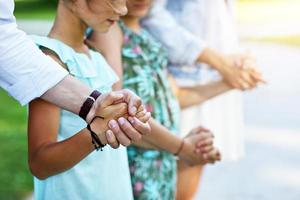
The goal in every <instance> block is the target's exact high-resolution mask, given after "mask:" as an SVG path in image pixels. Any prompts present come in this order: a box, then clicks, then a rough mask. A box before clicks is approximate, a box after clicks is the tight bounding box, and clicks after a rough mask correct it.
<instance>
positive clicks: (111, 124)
mask: <svg viewBox="0 0 300 200" xmlns="http://www.w3.org/2000/svg"><path fill="white" fill-rule="evenodd" d="M108 126H109V127H110V128H115V127H116V126H117V124H116V122H115V120H110V121H109V123H108Z"/></svg>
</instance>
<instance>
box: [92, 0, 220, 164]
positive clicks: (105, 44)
mask: <svg viewBox="0 0 300 200" xmlns="http://www.w3.org/2000/svg"><path fill="white" fill-rule="evenodd" d="M141 2H142V3H141ZM150 3H151V1H139V2H138V1H127V7H128V10H129V15H127V16H126V17H123V20H124V22H125V23H126V25H127V26H128V27H130V28H131V29H132V30H134V31H136V32H139V31H140V25H139V21H140V19H141V16H144V15H145V14H146V13H147V12H148V10H149V6H150ZM136 8H138V9H136ZM141 8H142V9H141ZM133 10H134V13H132V11H133ZM135 11H136V12H135ZM122 42H123V41H122V32H121V30H120V29H119V27H118V26H117V25H116V26H113V27H112V29H111V30H110V31H109V33H108V34H105V35H103V34H102V33H99V32H97V31H94V33H93V34H92V36H91V37H90V38H89V40H87V41H86V43H87V44H89V45H90V46H92V47H93V48H94V49H96V50H98V51H99V52H101V53H102V54H103V55H104V56H105V57H106V59H107V61H108V63H109V64H110V65H111V66H112V67H113V69H114V70H115V71H116V73H117V74H118V75H119V76H120V77H122V76H123V70H122V64H121V63H122V62H121V48H122ZM121 87H122V82H119V83H117V84H116V85H115V86H114V88H115V89H120V88H121ZM149 123H150V126H151V134H150V135H147V136H144V137H143V142H142V143H141V142H136V143H134V144H135V145H136V146H139V147H143V148H155V149H159V150H164V151H168V152H170V153H173V154H174V153H176V152H177V151H178V149H179V147H180V145H181V143H182V139H181V138H179V137H177V136H175V135H174V134H172V133H171V132H170V131H169V130H168V129H166V128H165V127H164V126H162V125H161V124H159V123H158V122H156V121H155V120H154V119H150V121H149ZM196 132H197V134H194V135H192V133H194V132H192V131H191V132H190V135H189V137H187V138H185V139H184V142H185V145H184V148H183V149H182V151H181V152H180V154H179V157H180V158H182V159H183V160H185V161H186V162H187V163H188V164H189V165H195V164H205V163H207V162H209V161H210V159H211V160H214V161H216V160H219V159H220V156H219V155H217V153H218V151H217V150H216V149H215V148H213V147H212V142H209V141H211V140H212V134H211V133H210V132H208V131H207V132H206V131H204V130H203V129H201V128H198V129H197V131H196ZM201 140H205V141H206V140H208V144H207V146H209V147H210V148H208V150H209V151H208V152H206V153H208V158H207V159H203V155H202V153H203V152H201V151H198V155H197V154H195V153H196V149H195V148H196V147H197V145H196V144H197V142H200V141H201ZM201 148H204V147H201Z"/></svg>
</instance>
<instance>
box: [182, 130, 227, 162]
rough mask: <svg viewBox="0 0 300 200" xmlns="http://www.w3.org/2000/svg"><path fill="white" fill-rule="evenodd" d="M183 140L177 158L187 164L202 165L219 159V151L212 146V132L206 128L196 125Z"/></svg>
mask: <svg viewBox="0 0 300 200" xmlns="http://www.w3.org/2000/svg"><path fill="white" fill-rule="evenodd" d="M183 140H184V141H183V142H184V144H183V147H182V150H181V151H180V153H179V158H180V159H181V160H183V161H184V162H186V163H187V164H188V165H191V166H193V165H204V164H207V163H215V162H216V161H219V160H221V154H220V152H219V151H218V150H217V149H216V148H215V147H214V146H213V134H212V133H211V132H209V131H208V130H207V129H204V128H202V127H197V128H195V129H193V130H192V131H191V132H190V133H189V135H188V136H187V137H186V138H184V139H183Z"/></svg>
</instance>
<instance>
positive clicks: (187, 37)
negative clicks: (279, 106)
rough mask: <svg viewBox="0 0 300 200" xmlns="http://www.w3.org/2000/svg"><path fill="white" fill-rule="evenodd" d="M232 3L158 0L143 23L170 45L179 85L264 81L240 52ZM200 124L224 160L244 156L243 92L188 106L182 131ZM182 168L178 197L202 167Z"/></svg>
mask: <svg viewBox="0 0 300 200" xmlns="http://www.w3.org/2000/svg"><path fill="white" fill-rule="evenodd" d="M233 3H234V2H233V1H224V0H213V1H208V0H189V1H184V0H172V1H171V0H170V1H167V0H156V1H155V4H154V6H153V8H152V10H151V12H150V14H149V15H148V17H147V18H146V19H145V20H144V21H143V25H144V27H146V28H147V29H148V30H149V31H150V32H151V33H152V34H153V35H154V36H155V37H156V38H157V39H158V40H159V41H160V42H162V43H163V44H164V45H165V47H166V48H167V49H168V51H169V59H170V65H169V69H170V71H171V73H172V74H173V75H174V77H175V79H176V82H177V83H178V85H179V86H181V87H192V86H194V85H197V84H205V83H207V82H210V81H212V80H213V81H215V80H219V79H223V80H225V81H226V82H227V83H228V84H229V85H231V86H232V87H234V88H236V89H240V90H248V89H252V88H255V87H256V86H257V84H258V83H259V82H263V79H262V76H261V74H260V73H259V72H257V71H256V70H254V69H253V67H254V66H255V65H254V63H253V59H252V58H251V57H249V56H248V55H245V54H239V53H238V49H237V36H236V33H235V29H234V24H233V18H232V17H233V15H232V14H231V13H230V12H231V11H232V5H233ZM228 5H230V9H229V7H228ZM175 41H176V42H175ZM198 123H201V124H203V125H204V126H206V127H209V128H210V129H211V130H212V131H213V132H214V133H216V145H217V146H218V147H219V148H220V151H221V153H222V156H224V160H225V161H226V160H238V159H239V158H241V157H242V156H243V155H244V140H243V138H244V137H243V135H244V131H243V112H242V97H241V93H240V92H238V91H231V92H228V93H226V94H223V95H220V96H219V97H217V98H214V99H212V100H209V101H207V102H206V103H205V104H204V105H201V106H195V107H193V108H189V109H186V110H184V111H183V113H182V118H181V128H182V129H181V130H182V131H181V133H185V130H189V129H190V128H191V127H193V126H194V125H195V124H198ZM222 158H223V157H222ZM178 167H179V176H178V196H177V198H178V199H179V200H181V199H183V200H187V199H192V198H193V197H194V195H195V193H196V191H197V188H198V182H199V179H200V175H201V172H202V167H189V166H186V165H184V164H183V165H179V166H178Z"/></svg>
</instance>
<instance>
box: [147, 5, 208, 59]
mask: <svg viewBox="0 0 300 200" xmlns="http://www.w3.org/2000/svg"><path fill="white" fill-rule="evenodd" d="M143 25H144V26H145V27H146V28H147V29H148V30H149V31H150V32H151V34H152V35H154V36H155V37H156V38H157V39H159V40H160V42H162V43H163V44H164V45H165V47H166V48H167V49H168V53H169V59H170V61H171V62H173V63H176V64H194V63H195V62H196V60H197V58H198V57H199V55H200V54H201V53H202V51H203V49H204V48H206V44H205V42H204V41H203V40H201V39H200V38H198V37H196V36H194V35H193V34H192V33H191V32H189V31H188V30H187V29H185V28H184V27H182V26H181V25H180V24H179V23H177V22H176V20H175V18H174V17H173V16H172V14H171V13H170V12H169V11H168V10H167V9H166V1H165V0H155V1H154V2H153V7H152V9H151V12H150V13H149V15H148V17H147V18H146V19H145V20H144V21H143Z"/></svg>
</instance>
